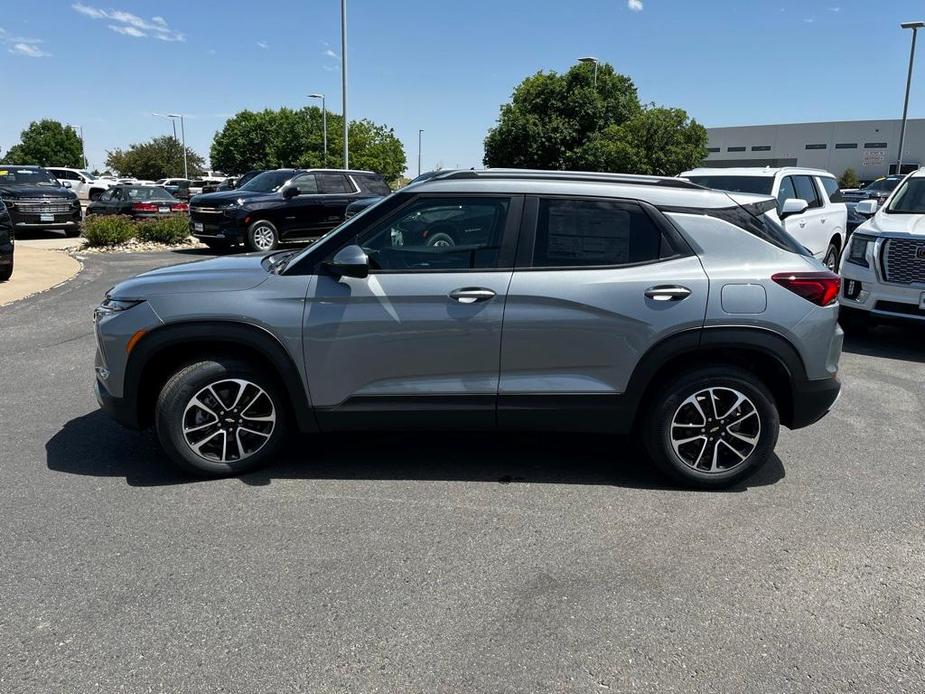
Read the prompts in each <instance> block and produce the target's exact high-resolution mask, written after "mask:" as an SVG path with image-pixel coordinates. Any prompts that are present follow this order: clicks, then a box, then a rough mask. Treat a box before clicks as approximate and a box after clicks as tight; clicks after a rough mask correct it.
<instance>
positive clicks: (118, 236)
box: [83, 215, 135, 246]
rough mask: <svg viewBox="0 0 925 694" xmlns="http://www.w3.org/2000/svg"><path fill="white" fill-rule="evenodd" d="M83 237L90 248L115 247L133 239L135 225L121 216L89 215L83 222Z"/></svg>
mask: <svg viewBox="0 0 925 694" xmlns="http://www.w3.org/2000/svg"><path fill="white" fill-rule="evenodd" d="M83 236H84V238H85V239H87V243H88V244H89V245H91V246H117V245H118V244H120V243H125V242H126V241H131V240H132V239H133V238H135V223H134V222H133V221H132V220H131V219H129V218H128V217H123V216H121V215H106V216H97V215H90V216H89V217H87V218H86V219H85V220H84V223H83Z"/></svg>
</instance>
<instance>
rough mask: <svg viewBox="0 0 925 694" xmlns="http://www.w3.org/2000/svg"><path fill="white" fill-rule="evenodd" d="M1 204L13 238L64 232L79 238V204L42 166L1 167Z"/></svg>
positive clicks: (75, 196) (69, 191) (5, 165)
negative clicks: (6, 214) (25, 232)
mask: <svg viewBox="0 0 925 694" xmlns="http://www.w3.org/2000/svg"><path fill="white" fill-rule="evenodd" d="M0 200H3V202H4V203H5V204H6V208H7V209H8V210H9V213H10V221H11V223H12V226H13V232H14V234H21V233H22V232H24V231H63V232H64V233H65V234H67V235H68V236H78V235H79V234H80V214H81V213H80V200H78V199H77V194H76V193H74V192H73V191H71V190H68V189H67V188H65V187H64V186H62V185H61V183H60V182H59V181H58V179H57V178H55V177H54V176H52V175H51V174H50V173H48V172H47V171H46V170H45V169H43V168H42V167H41V166H12V165H7V164H4V165H0Z"/></svg>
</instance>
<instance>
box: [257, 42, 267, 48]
mask: <svg viewBox="0 0 925 694" xmlns="http://www.w3.org/2000/svg"><path fill="white" fill-rule="evenodd" d="M269 47H270V44H268V43H267V42H266V41H258V42H257V48H262V49H264V50H266V49H267V48H269Z"/></svg>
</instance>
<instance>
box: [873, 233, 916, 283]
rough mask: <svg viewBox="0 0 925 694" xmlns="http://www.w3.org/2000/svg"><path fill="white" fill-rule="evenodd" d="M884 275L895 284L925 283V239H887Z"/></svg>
mask: <svg viewBox="0 0 925 694" xmlns="http://www.w3.org/2000/svg"><path fill="white" fill-rule="evenodd" d="M919 249H921V250H919ZM920 254H921V255H920ZM883 276H884V279H886V281H887V282H893V283H894V284H917V283H922V284H925V239H923V240H922V241H913V240H911V239H887V241H886V243H885V244H884V246H883Z"/></svg>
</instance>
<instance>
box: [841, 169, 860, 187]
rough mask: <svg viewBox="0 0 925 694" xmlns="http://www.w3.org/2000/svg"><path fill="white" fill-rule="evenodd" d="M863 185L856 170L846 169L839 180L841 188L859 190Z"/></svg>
mask: <svg viewBox="0 0 925 694" xmlns="http://www.w3.org/2000/svg"><path fill="white" fill-rule="evenodd" d="M860 185H861V182H860V181H859V180H858V174H857V172H856V171H855V170H854V169H845V173H843V174H842V175H841V178H839V179H838V187H839V188H857V187H858V186H860Z"/></svg>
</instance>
